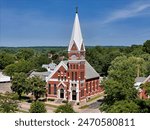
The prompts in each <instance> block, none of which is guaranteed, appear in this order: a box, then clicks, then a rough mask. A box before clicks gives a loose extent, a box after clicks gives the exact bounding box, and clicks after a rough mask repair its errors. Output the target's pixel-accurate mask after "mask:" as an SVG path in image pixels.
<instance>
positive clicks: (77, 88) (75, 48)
mask: <svg viewBox="0 0 150 130" xmlns="http://www.w3.org/2000/svg"><path fill="white" fill-rule="evenodd" d="M68 68H69V69H68V74H69V78H68V81H69V86H68V87H69V100H70V101H73V100H74V101H76V102H79V101H80V97H81V93H84V88H85V46H84V43H83V37H82V33H81V28H80V22H79V17H78V8H76V14H75V20H74V25H73V31H72V36H71V40H70V43H69V46H68ZM81 89H83V92H81Z"/></svg>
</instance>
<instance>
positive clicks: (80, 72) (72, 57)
mask: <svg viewBox="0 0 150 130" xmlns="http://www.w3.org/2000/svg"><path fill="white" fill-rule="evenodd" d="M85 52H86V50H85V46H84V42H83V37H82V33H81V28H80V22H79V17H78V12H77V11H76V14H75V20H74V25H73V31H72V36H71V40H70V43H69V46H68V60H66V61H61V62H60V63H59V64H58V65H57V66H56V67H55V69H54V70H53V71H52V73H51V74H50V75H49V76H48V78H47V80H46V82H47V85H46V89H47V98H53V99H62V100H68V101H74V102H76V103H78V102H81V101H83V100H84V101H86V100H87V99H89V98H90V97H91V96H94V95H97V94H99V93H100V92H101V91H102V89H101V87H100V76H99V74H98V73H97V72H96V71H95V70H94V68H93V67H92V66H91V65H90V64H89V63H88V62H87V61H86V55H85Z"/></svg>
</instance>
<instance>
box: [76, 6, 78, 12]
mask: <svg viewBox="0 0 150 130" xmlns="http://www.w3.org/2000/svg"><path fill="white" fill-rule="evenodd" d="M77 13H78V6H76V14H77Z"/></svg>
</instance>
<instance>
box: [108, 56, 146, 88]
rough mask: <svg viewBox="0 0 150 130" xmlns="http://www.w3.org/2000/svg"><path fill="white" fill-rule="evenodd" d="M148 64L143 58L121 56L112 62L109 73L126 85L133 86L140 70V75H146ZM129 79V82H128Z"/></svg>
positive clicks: (111, 76)
mask: <svg viewBox="0 0 150 130" xmlns="http://www.w3.org/2000/svg"><path fill="white" fill-rule="evenodd" d="M145 69H146V65H145V61H144V59H143V58H139V57H133V56H132V57H126V56H119V57H117V58H116V59H115V60H113V61H112V62H111V66H110V67H109V70H108V74H109V78H112V79H114V80H116V81H118V82H120V83H122V84H123V86H126V87H133V84H134V80H135V78H136V76H137V73H138V70H139V76H144V75H145V71H146V70H145ZM127 81H128V82H127Z"/></svg>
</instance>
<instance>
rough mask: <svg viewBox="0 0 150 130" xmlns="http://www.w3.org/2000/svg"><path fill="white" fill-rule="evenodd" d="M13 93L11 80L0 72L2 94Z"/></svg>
mask: <svg viewBox="0 0 150 130" xmlns="http://www.w3.org/2000/svg"><path fill="white" fill-rule="evenodd" d="M6 92H12V91H11V79H10V77H9V76H5V75H4V74H3V73H2V72H0V93H6Z"/></svg>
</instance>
